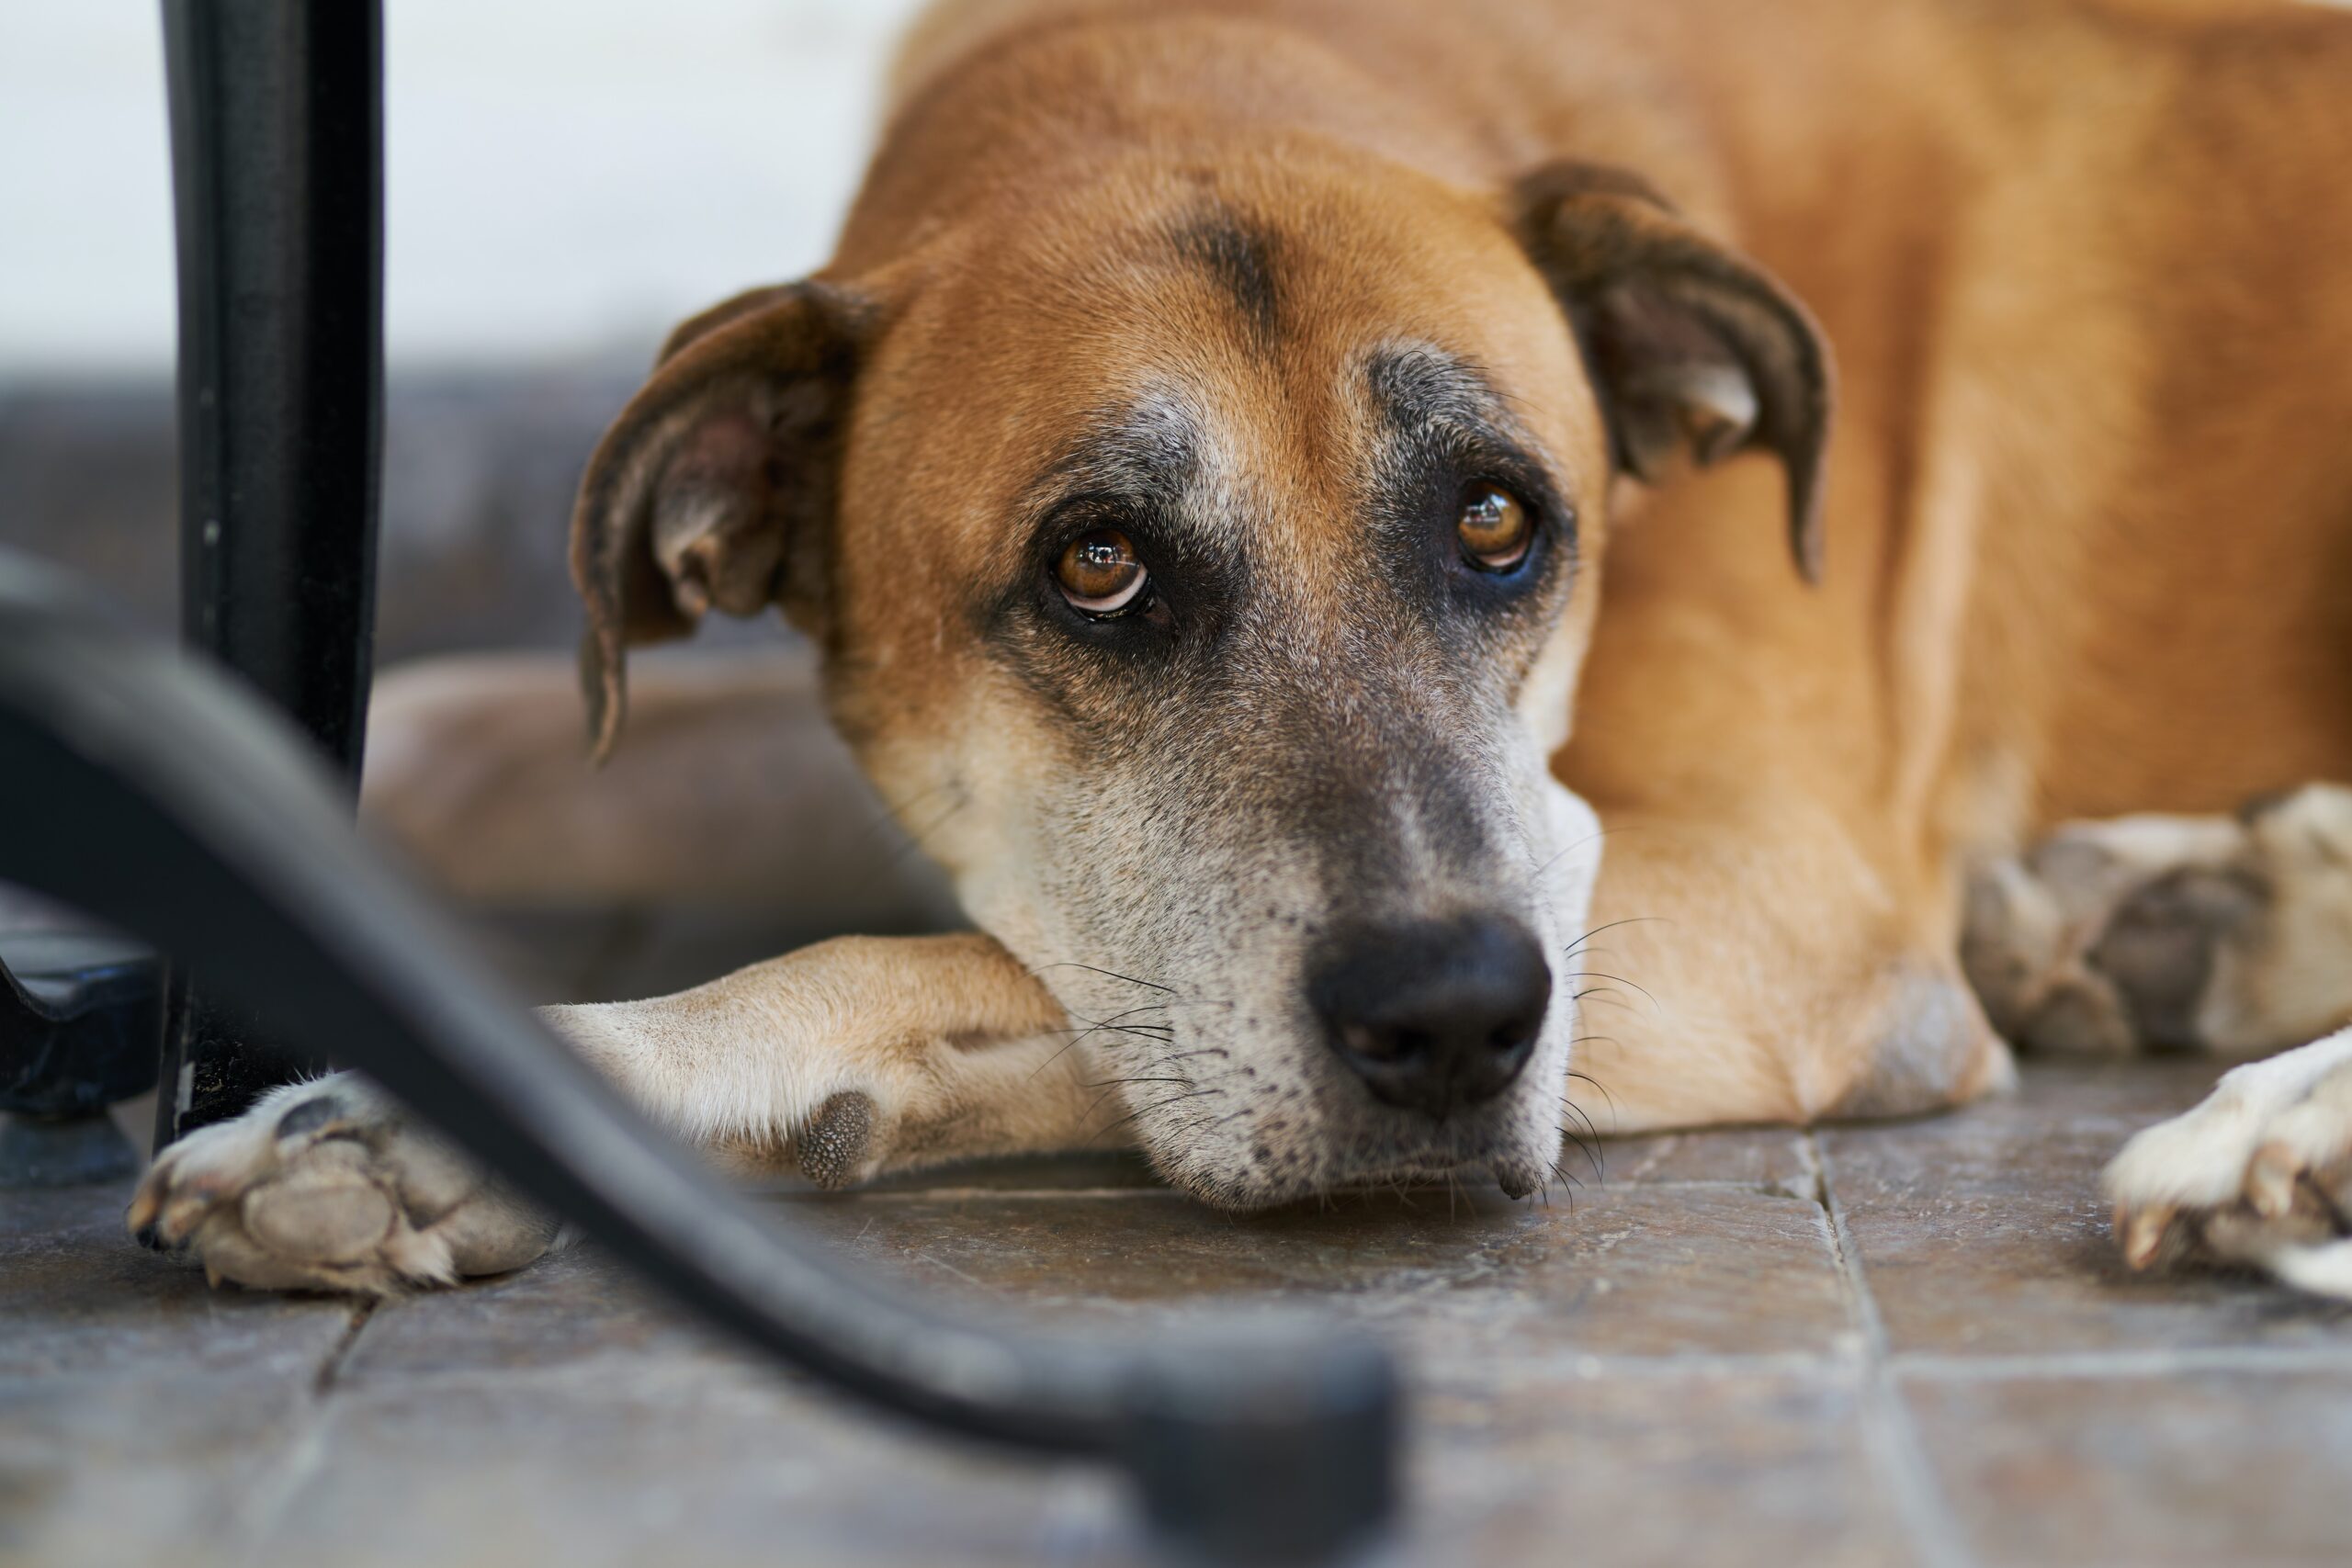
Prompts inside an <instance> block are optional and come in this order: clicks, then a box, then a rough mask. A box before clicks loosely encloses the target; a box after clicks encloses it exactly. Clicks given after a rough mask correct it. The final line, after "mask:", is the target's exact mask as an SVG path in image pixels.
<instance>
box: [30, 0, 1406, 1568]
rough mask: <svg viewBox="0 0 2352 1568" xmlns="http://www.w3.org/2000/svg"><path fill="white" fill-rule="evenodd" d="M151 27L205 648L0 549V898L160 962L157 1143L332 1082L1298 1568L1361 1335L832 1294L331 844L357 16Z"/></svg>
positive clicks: (369, 178)
mask: <svg viewBox="0 0 2352 1568" xmlns="http://www.w3.org/2000/svg"><path fill="white" fill-rule="evenodd" d="M649 25H658V24H654V23H651V22H650V23H649ZM164 28H165V41H166V56H167V62H168V67H169V79H170V86H171V101H172V141H173V154H174V179H175V191H176V195H177V220H178V231H179V252H180V259H179V266H180V315H181V328H180V333H181V342H180V433H181V464H182V476H183V477H182V517H181V533H182V539H181V547H182V571H183V583H184V594H183V611H184V616H185V629H186V632H187V641H188V642H189V643H190V644H191V645H192V646H193V647H194V648H195V649H198V650H199V653H200V657H198V658H193V659H192V658H189V657H187V656H186V655H185V654H183V653H181V652H180V651H179V650H177V649H173V648H171V647H169V646H168V645H165V644H163V643H161V642H159V641H157V640H156V639H153V638H152V637H142V636H141V635H138V634H137V633H135V632H133V631H130V630H129V629H127V628H125V627H124V626H121V625H120V624H119V623H117V622H116V621H114V620H113V619H111V618H110V617H109V616H108V615H107V613H106V612H105V611H104V610H103V609H102V608H101V607H99V606H97V605H96V604H95V603H94V602H92V601H91V600H89V599H88V598H87V596H86V595H85V593H84V592H83V591H82V590H80V589H79V588H77V587H76V586H75V585H74V584H73V583H71V582H69V581H66V580H64V579H63V578H62V576H60V575H59V574H57V573H55V572H53V571H51V570H48V569H45V568H42V567H40V566H38V565H36V564H35V563H32V562H30V561H28V560H26V559H24V558H20V557H13V556H8V555H6V554H0V825H5V826H0V876H6V877H7V878H9V879H10V880H12V881H15V882H17V883H20V884H22V885H25V886H30V887H33V888H36V889H39V890H40V891H42V892H45V893H48V894H51V895H53V896H55V897H59V898H62V899H64V900H67V901H69V902H71V903H72V904H74V905H75V906H76V907H78V908H82V909H85V910H86V911H88V912H90V913H91V914H93V915H95V916H96V917H98V918H100V919H106V920H108V921H111V922H113V923H115V924H117V925H119V926H120V927H122V928H123V929H125V930H127V931H131V932H133V933H135V934H136V935H138V936H140V937H141V938H143V939H145V940H147V941H149V942H153V943H154V945H155V946H156V947H157V949H158V950H160V951H162V952H164V953H169V954H170V955H171V959H172V964H171V978H170V980H169V982H168V984H167V985H166V987H165V1004H166V1005H165V1007H164V1010H163V1023H162V1032H163V1035H164V1038H163V1041H162V1046H161V1073H160V1084H161V1088H162V1090H163V1092H162V1093H161V1094H160V1095H159V1097H158V1100H159V1105H158V1115H157V1138H158V1142H159V1143H161V1142H163V1141H167V1140H168V1139H169V1138H171V1137H174V1136H176V1135H177V1134H180V1133H182V1132H184V1131H186V1130H187V1129H188V1128H190V1127H193V1126H197V1125H200V1124H202V1123H203V1122H208V1121H212V1120H217V1119H219V1118H220V1117H222V1116H226V1115H231V1114H234V1113H235V1112H236V1111H239V1110H240V1109H242V1108H243V1107H244V1106H245V1105H247V1104H250V1103H251V1101H252V1100H253V1098H254V1095H255V1094H257V1093H258V1092H259V1091H260V1090H261V1089H264V1088H266V1087H268V1086H269V1085H271V1084H274V1083H277V1082H283V1081H286V1080H287V1078H288V1077H289V1076H291V1075H293V1074H297V1073H302V1072H308V1071H311V1070H313V1069H315V1068H316V1067H318V1066H323V1065H326V1064H328V1063H330V1062H331V1063H332V1064H334V1065H337V1066H352V1067H357V1068H360V1069H362V1070H364V1071H366V1072H368V1074H369V1075H371V1076H372V1077H375V1078H377V1079H378V1080H379V1082H381V1083H383V1084H384V1085H385V1086H386V1087H387V1088H389V1089H391V1090H392V1091H393V1092H395V1093H396V1094H398V1095H400V1096H401V1098H402V1099H403V1100H405V1101H407V1102H408V1103H409V1104H410V1105H412V1106H413V1107H414V1108H415V1109H417V1110H418V1111H420V1112H422V1113H423V1114H424V1115H425V1116H427V1117H428V1118H429V1119H431V1120H432V1121H433V1122H435V1124H436V1125H438V1126H439V1127H441V1128H442V1129H443V1130H444V1131H445V1132H446V1133H447V1134H448V1135H449V1136H451V1137H452V1138H454V1139H455V1140H456V1141H458V1143H459V1144H461V1145H464V1146H465V1147H466V1148H467V1149H468V1150H469V1151H470V1152H471V1153H472V1154H473V1155H474V1156H477V1157H478V1158H480V1159H481V1161H482V1162H483V1164H484V1165H485V1166H486V1167H488V1168H491V1169H493V1170H495V1171H496V1172H497V1173H498V1174H499V1175H500V1176H501V1177H502V1178H503V1179H505V1180H507V1181H508V1182H510V1183H512V1184H513V1185H514V1186H515V1188H516V1189H517V1190H520V1191H522V1192H524V1193H526V1194H527V1195H529V1196H530V1197H532V1198H533V1199H535V1200H536V1201H538V1202H540V1203H542V1204H544V1205H545V1206H547V1207H548V1209H549V1210H551V1211H553V1212H554V1213H558V1214H560V1215H562V1216H564V1217H565V1218H567V1219H570V1220H571V1221H574V1222H576V1223H577V1224H580V1225H581V1226H582V1228H583V1229H584V1230H585V1231H587V1232H588V1233H589V1234H590V1235H594V1236H595V1237H596V1238H598V1239H599V1240H600V1241H601V1242H602V1243H603V1244H604V1245H605V1246H606V1247H610V1248H611V1249H612V1250H613V1251H614V1252H615V1253H616V1254H617V1255H618V1256H619V1257H620V1258H623V1259H624V1260H625V1261H626V1262H628V1264H629V1265H630V1266H631V1267H633V1268H634V1269H637V1270H638V1271H639V1272H640V1273H641V1274H643V1275H644V1276H645V1277H646V1278H647V1279H648V1280H650V1281H651V1282H652V1283H653V1284H654V1285H656V1286H657V1287H658V1288H660V1289H662V1290H663V1291H664V1292H667V1293H668V1294H669V1295H670V1296H672V1297H673V1299H675V1300H677V1301H678V1302H680V1303H684V1305H685V1306H687V1307H688V1308H690V1309H691V1310H693V1311H694V1312H695V1313H696V1314H699V1315H700V1316H701V1317H702V1318H704V1319H705V1320H706V1321H707V1322H709V1323H711V1324H714V1325H718V1326H719V1327H721V1328H724V1329H726V1330H728V1331H730V1332H731V1333H733V1334H734V1335H736V1336H738V1337H741V1338H742V1339H744V1340H746V1341H748V1342H750V1343H752V1344H753V1345H755V1346H758V1347H760V1348H763V1350H765V1351H767V1352H768V1353H770V1354H772V1355H774V1356H775V1357H776V1358H777V1359H780V1360H782V1361H785V1362H787V1363H789V1364H792V1365H795V1366H798V1367H801V1368H804V1369H806V1370H808V1371H812V1372H814V1373H817V1374H818V1375H820V1377H822V1378H824V1379H826V1380H827V1381H828V1382H831V1383H832V1384H833V1385H834V1386H835V1387H837V1388H840V1389H842V1390H844V1391H846V1392H848V1393H852V1394H854V1395H857V1396H859V1397H861V1398H863V1399H865V1400H866V1401H869V1402H871V1403H872V1404H876V1405H877V1406H880V1407H884V1408H888V1409H890V1410H894V1411H896V1412H898V1413H899V1414H900V1415H902V1416H910V1417H912V1418H914V1419H915V1420H916V1421H918V1422H920V1423H922V1424H925V1425H928V1426H930V1427H935V1428H938V1429H941V1430H945V1431H952V1432H958V1433H962V1434H966V1435H967V1436H970V1437H975V1438H984V1439H989V1440H991V1441H994V1442H998V1443H1001V1444H1008V1445H1012V1446H1013V1447H1015V1448H1019V1449H1024V1450H1032V1451H1035V1452H1039V1453H1045V1454H1060V1455H1070V1456H1080V1457H1085V1458H1091V1459H1094V1460H1098V1461H1106V1462H1109V1463H1112V1464H1114V1465H1117V1466H1119V1467H1121V1468H1122V1469H1124V1470H1125V1472H1127V1473H1128V1474H1129V1475H1130V1476H1131V1477H1132V1478H1133V1479H1134V1481H1135V1482H1136V1484H1137V1486H1138V1488H1139V1491H1140V1495H1141V1498H1142V1502H1143V1505H1144V1508H1145V1512H1146V1515H1147V1517H1148V1519H1149V1520H1150V1521H1151V1523H1152V1525H1153V1526H1154V1528H1155V1529H1156V1531H1157V1533H1158V1536H1159V1539H1160V1540H1162V1541H1163V1542H1164V1543H1166V1544H1167V1545H1168V1546H1169V1547H1170V1549H1171V1550H1173V1551H1177V1552H1178V1553H1179V1554H1182V1555H1186V1556H1194V1557H1204V1558H1207V1559H1210V1560H1214V1561H1221V1562H1229V1561H1241V1562H1305V1561H1317V1560H1325V1559H1328V1558H1329V1557H1332V1556H1334V1555H1337V1554H1340V1553H1341V1552H1344V1551H1351V1550H1352V1549H1354V1548H1356V1547H1359V1546H1361V1545H1362V1544H1363V1543H1364V1542H1365V1541H1367V1540H1370V1539H1372V1538H1373V1537H1374V1535H1375V1534H1376V1532H1377V1530H1378V1529H1379V1528H1380V1527H1381V1526H1382V1525H1383V1524H1384V1523H1385V1520H1386V1519H1387V1517H1388V1516H1389V1514H1390V1513H1391V1511H1392V1510H1393V1506H1394V1503H1395V1495H1396V1487H1397V1448H1398V1443H1399V1438H1400V1420H1401V1418H1400V1415H1399V1396H1398V1392H1397V1380H1396V1377H1395V1374H1394V1371H1393V1369H1392V1367H1391V1364H1390V1362H1389V1361H1388V1359H1387V1358H1386V1357H1385V1354H1384V1353H1383V1352H1382V1351H1381V1350H1380V1349H1379V1348H1377V1347H1376V1346H1374V1345H1373V1344H1371V1343H1370V1342H1368V1341H1364V1340H1361V1339H1357V1338H1354V1337H1347V1336H1341V1335H1334V1334H1332V1333H1330V1332H1329V1331H1328V1330H1327V1329H1322V1328H1301V1329H1299V1330H1297V1331H1285V1332H1276V1331H1274V1330H1273V1329H1271V1328H1265V1327H1261V1329H1260V1330H1259V1331H1258V1332H1256V1333H1253V1334H1250V1335H1248V1336H1238V1337H1230V1338H1227V1339H1216V1338H1210V1339H1204V1340H1199V1341H1194V1342H1191V1343H1187V1344H1184V1345H1181V1346H1170V1345H1155V1346H1151V1347H1136V1346H1128V1345H1120V1344H1115V1343H1111V1342H1093V1341H1074V1340H1071V1339H1067V1338H1062V1339H1055V1340H1052V1341H1048V1340H1046V1339H1043V1338H1040V1337H1036V1336H1035V1334H1034V1332H1023V1331H1021V1330H1019V1329H1017V1328H1014V1327H1011V1326H1007V1325H987V1324H982V1323H977V1322H975V1321H972V1320H970V1319H968V1318H967V1317H963V1316H958V1317H956V1318H947V1317H944V1316H940V1315H936V1314H930V1313H927V1312H925V1311H923V1310H922V1309H920V1308H918V1307H916V1306H914V1305H912V1304H910V1303H906V1302H903V1301H900V1300H899V1299H898V1298H897V1297H896V1296H895V1295H893V1294H891V1293H889V1292H884V1291H881V1290H878V1289H876V1287H874V1286H871V1285H868V1284H865V1283H863V1282H861V1281H858V1280H854V1279H853V1278H851V1277H848V1276H846V1275H844V1274H843V1273H842V1272H841V1271H840V1270H839V1269H837V1268H836V1267H834V1266H833V1265H831V1264H830V1263H828V1262H826V1261H824V1260H823V1259H821V1258H820V1257H819V1256H818V1255H817V1254H816V1253H815V1252H814V1250H813V1249H812V1248H811V1247H809V1244H808V1243H805V1242H803V1241H800V1240H797V1238H795V1237H794V1236H793V1235H791V1234H790V1231H789V1229H788V1227H785V1226H781V1225H779V1224H776V1223H775V1222H774V1220H773V1219H772V1217H771V1216H770V1215H769V1214H767V1213H764V1212H763V1211H761V1210H759V1209H756V1208H755V1207H753V1206H752V1205H751V1204H749V1203H747V1202H746V1201H745V1200H743V1199H742V1198H741V1197H739V1196H738V1195H736V1194H735V1193H733V1192H732V1191H730V1190H729V1189H728V1188H727V1187H726V1186H725V1185H724V1184H723V1183H721V1182H720V1181H718V1179H716V1178H715V1177H714V1176H713V1175H712V1174H711V1173H710V1172H709V1171H708V1170H707V1168H705V1167H704V1166H703V1165H702V1164H701V1163H700V1162H698V1161H697V1160H695V1158H694V1157H693V1156H691V1155H690V1154H689V1153H688V1152H687V1151H685V1150H684V1149H682V1148H681V1147H679V1146H678V1145H676V1144H675V1143H674V1142H673V1141H672V1140H670V1139H669V1138H667V1137H665V1136H663V1135H662V1134H660V1133H659V1132H657V1131H656V1130H655V1129H654V1128H653V1127H652V1126H651V1125H650V1123H648V1122H646V1121H645V1120H644V1119H643V1118H642V1117H640V1116H639V1115H638V1114H637V1113H636V1112H635V1111H633V1110H632V1109H631V1108H629V1107H628V1105H627V1104H625V1103H624V1102H623V1101H622V1100H620V1098H619V1097H618V1096H617V1095H616V1094H615V1093H614V1092H613V1091H612V1090H611V1089H609V1088H608V1087H607V1086H606V1085H605V1084H604V1083H603V1082H602V1081H601V1080H600V1079H598V1078H597V1077H596V1076H595V1075H594V1073H593V1072H591V1071H590V1070H589V1069H588V1068H587V1067H586V1066H584V1065H582V1063H581V1062H580V1061H579V1059H578V1058H577V1057H575V1056H574V1055H571V1053H570V1052H569V1051H568V1050H567V1049H566V1048H565V1047H564V1046H563V1045H562V1044H561V1043H560V1042H558V1041H557V1040H556V1039H555V1038H554V1037H553V1036H551V1035H549V1034H548V1032H546V1031H545V1030H543V1029H542V1028H540V1027H539V1026H538V1025H537V1023H536V1021H533V1020H532V1019H531V1018H530V1017H529V1016H528V1014H527V1013H526V1012H525V1011H524V1010H522V1009H521V1008H520V1007H519V1006H518V1005H516V1004H515V1002H514V1001H513V1000H512V999H511V998H508V997H506V996H505V995H503V993H502V991H501V990H500V988H499V987H497V986H496V985H495V984H494V983H493V982H492V980H491V979H490V978H489V977H488V976H486V975H485V973H484V972H483V971H482V969H481V965H480V964H478V963H477V962H476V961H475V960H474V959H473V958H472V957H471V956H470V955H469V954H468V953H466V952H464V951H463V950H462V948H461V947H460V946H459V945H458V943H456V942H454V941H453V940H452V939H451V938H450V936H449V935H448V934H447V931H446V928H445V927H444V925H443V923H442V922H441V920H440V919H438V918H437V917H436V916H435V912H434V911H433V909H432V908H430V907H429V904H428V901H427V900H426V899H424V897H422V896H420V895H419V894H418V893H417V892H416V891H415V890H413V888H411V887H409V886H407V885H406V884H405V883H403V882H402V881H401V878H400V877H398V876H397V875H395V874H392V873H391V872H390V870H389V869H387V868H386V867H385V866H384V865H383V864H382V863H380V862H379V860H378V859H377V858H376V857H375V856H373V855H372V854H370V853H369V852H368V851H367V849H366V848H365V847H364V846H363V845H361V844H360V843H359V841H358V840H357V839H356V835H355V833H354V832H353V831H352V829H351V825H350V821H349V813H350V802H351V795H352V790H353V784H354V781H355V780H356V777H357V773H358V767H359V762H360V757H361V749H362V745H363V741H364V736H365V713H366V704H367V694H368V674H369V669H368V663H369V644H370V637H371V630H372V618H373V599H374V581H373V580H374V560H375V536H376V490H377V475H378V446H379V429H380V422H381V408H382V398H381V391H382V349H381V344H382V338H381V332H382V326H381V321H382V310H381V299H382V254H383V247H382V225H383V218H382V213H383V202H382V137H383V104H382V27H381V7H380V0H164ZM313 1047H315V1048H313ZM0 1055H5V1053H0ZM22 1065H23V1064H22V1063H18V1062H13V1061H0V1069H8V1070H14V1069H16V1068H17V1067H18V1066H22ZM0 1077H6V1074H5V1073H0ZM109 1092H111V1089H110V1090H109Z"/></svg>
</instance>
